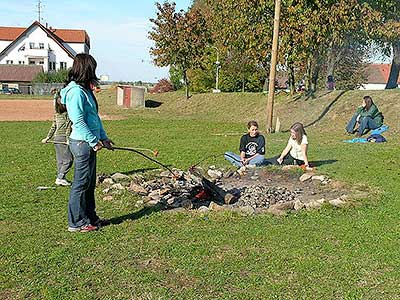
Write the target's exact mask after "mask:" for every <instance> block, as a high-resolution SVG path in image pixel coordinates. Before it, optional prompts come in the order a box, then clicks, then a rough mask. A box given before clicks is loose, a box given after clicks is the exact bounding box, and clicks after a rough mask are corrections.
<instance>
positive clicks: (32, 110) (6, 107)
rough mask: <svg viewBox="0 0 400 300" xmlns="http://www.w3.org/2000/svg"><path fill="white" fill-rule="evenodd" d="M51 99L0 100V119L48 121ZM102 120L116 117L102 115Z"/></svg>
mask: <svg viewBox="0 0 400 300" xmlns="http://www.w3.org/2000/svg"><path fill="white" fill-rule="evenodd" d="M53 116H54V106H53V100H23V99H21V100H0V121H49V120H53ZM100 117H101V118H102V120H115V119H118V118H116V117H114V116H110V115H103V114H101V115H100Z"/></svg>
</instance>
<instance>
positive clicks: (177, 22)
mask: <svg viewBox="0 0 400 300" xmlns="http://www.w3.org/2000/svg"><path fill="white" fill-rule="evenodd" d="M156 6H157V10H158V12H157V18H156V19H150V21H151V22H152V23H153V24H154V26H153V27H152V30H151V31H150V32H149V38H150V39H151V40H153V41H154V43H155V45H154V47H152V48H151V49H150V54H151V55H152V56H153V61H154V63H155V64H156V65H157V66H160V67H167V66H173V67H174V68H176V69H177V70H179V71H180V72H182V76H183V81H184V84H185V92H186V98H187V99H189V98H190V95H189V79H188V73H187V72H188V70H189V69H191V68H196V67H199V66H200V65H201V58H202V56H203V53H204V51H205V49H206V47H207V45H208V44H209V42H210V39H209V33H208V31H207V27H206V23H205V20H204V18H203V16H202V15H201V13H200V11H199V10H197V9H190V10H189V11H188V12H184V11H182V10H181V11H179V12H176V11H175V6H176V5H175V3H168V2H164V3H163V4H160V3H156Z"/></svg>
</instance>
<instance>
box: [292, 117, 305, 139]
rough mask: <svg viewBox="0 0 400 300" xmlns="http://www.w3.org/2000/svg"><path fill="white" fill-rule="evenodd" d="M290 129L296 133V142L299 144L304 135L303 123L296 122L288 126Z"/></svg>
mask: <svg viewBox="0 0 400 300" xmlns="http://www.w3.org/2000/svg"><path fill="white" fill-rule="evenodd" d="M290 130H293V131H294V132H295V135H296V142H297V143H298V144H299V145H300V144H301V141H302V139H303V136H304V135H306V131H305V130H304V126H303V124H301V123H299V122H296V123H294V124H293V125H292V127H290Z"/></svg>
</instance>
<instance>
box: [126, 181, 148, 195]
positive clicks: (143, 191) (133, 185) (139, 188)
mask: <svg viewBox="0 0 400 300" xmlns="http://www.w3.org/2000/svg"><path fill="white" fill-rule="evenodd" d="M128 190H129V191H131V192H133V193H136V194H139V195H147V190H146V189H145V188H144V187H142V186H141V185H139V184H137V183H135V182H134V181H131V184H130V185H129V187H128Z"/></svg>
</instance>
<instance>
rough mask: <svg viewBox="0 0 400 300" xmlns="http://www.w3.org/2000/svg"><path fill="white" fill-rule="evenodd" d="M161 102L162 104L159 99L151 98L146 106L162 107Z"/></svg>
mask: <svg viewBox="0 0 400 300" xmlns="http://www.w3.org/2000/svg"><path fill="white" fill-rule="evenodd" d="M161 104H162V102H158V101H155V100H150V99H149V100H146V101H145V103H144V106H145V107H148V108H157V107H160V106H161Z"/></svg>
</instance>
